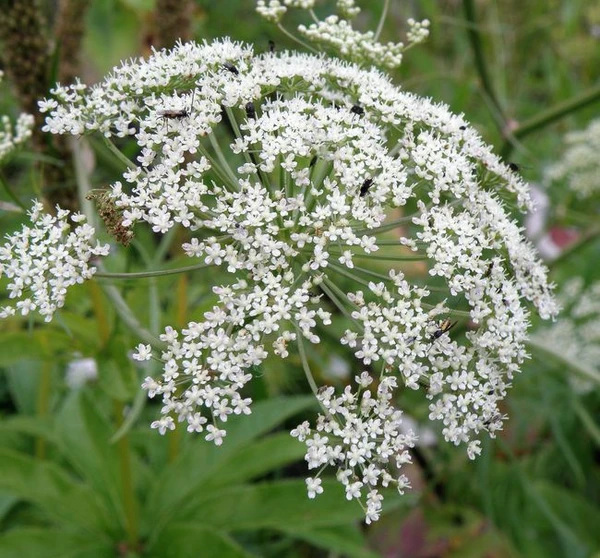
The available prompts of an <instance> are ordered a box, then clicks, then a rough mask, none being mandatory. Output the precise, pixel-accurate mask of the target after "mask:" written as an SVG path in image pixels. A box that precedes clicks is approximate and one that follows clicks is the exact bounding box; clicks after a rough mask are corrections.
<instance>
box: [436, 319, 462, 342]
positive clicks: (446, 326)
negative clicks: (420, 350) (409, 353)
mask: <svg viewBox="0 0 600 558" xmlns="http://www.w3.org/2000/svg"><path fill="white" fill-rule="evenodd" d="M457 323H458V321H455V322H453V321H451V320H444V321H443V322H442V323H441V324H440V326H439V327H438V329H436V330H435V331H434V332H433V335H432V336H431V337H430V341H431V342H433V341H435V340H436V339H439V338H440V337H441V336H442V335H444V333H448V332H449V331H450V330H451V329H452V328H453V327H454V326H455V325H456V324H457Z"/></svg>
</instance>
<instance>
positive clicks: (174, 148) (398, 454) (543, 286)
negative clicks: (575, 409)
mask: <svg viewBox="0 0 600 558" xmlns="http://www.w3.org/2000/svg"><path fill="white" fill-rule="evenodd" d="M54 93H55V99H54V100H51V101H46V102H44V103H42V107H43V108H44V109H45V110H47V111H48V112H49V114H48V118H47V124H46V129H47V130H48V131H51V132H54V133H72V134H81V133H85V132H91V131H98V132H100V133H102V134H104V135H105V136H106V137H107V138H109V139H110V138H111V137H113V136H116V137H124V136H131V137H132V138H133V139H134V140H135V141H136V142H137V143H138V145H139V155H138V157H137V160H136V161H135V162H131V165H130V166H131V169H130V170H128V171H127V172H125V173H124V175H123V180H122V181H120V182H118V183H116V184H114V185H113V186H112V191H111V196H112V199H113V200H114V203H115V205H116V206H117V207H119V208H120V209H121V210H122V212H123V222H122V224H123V226H125V227H130V226H133V225H134V224H135V223H140V222H145V223H147V224H148V225H149V226H151V227H152V229H153V230H154V231H155V232H158V233H165V232H167V231H168V230H169V229H170V228H171V227H173V226H174V225H175V224H176V223H178V224H180V225H181V226H183V227H185V228H187V229H188V230H189V233H190V239H189V240H188V241H187V242H185V243H184V244H183V249H184V250H185V252H186V253H187V254H188V255H189V256H190V257H196V258H198V259H199V260H201V261H202V262H204V263H205V264H206V265H208V266H219V267H220V268H222V269H223V270H227V271H228V272H229V273H230V274H231V275H232V280H231V281H230V282H229V283H228V284H226V285H215V286H214V288H213V291H214V295H215V304H214V306H213V308H211V310H210V311H207V312H205V313H204V315H203V316H202V317H200V319H199V321H195V322H191V323H190V324H188V326H187V327H186V328H184V329H183V330H182V331H181V332H178V331H175V330H174V329H173V328H170V327H169V328H167V329H166V331H165V333H164V334H163V335H162V336H161V340H162V341H163V342H164V343H165V344H166V347H167V348H166V349H165V350H164V351H163V352H162V354H161V356H160V358H161V360H162V361H163V365H164V371H163V376H162V378H160V379H154V378H147V380H146V382H145V384H144V387H145V388H146V389H147V390H148V392H149V395H150V396H151V397H154V396H158V397H161V398H162V401H163V410H162V418H160V419H159V420H157V421H156V422H155V423H154V424H153V426H154V427H156V428H158V429H159V430H160V431H161V432H165V431H166V430H168V429H172V428H175V426H176V424H177V423H184V424H186V425H187V429H188V430H189V431H192V432H203V433H204V434H205V436H206V439H208V440H212V441H214V442H215V443H217V444H220V443H222V442H223V437H224V436H225V434H226V430H225V426H226V422H227V419H228V417H229V415H231V414H236V413H237V414H241V413H249V412H250V404H251V400H250V399H249V398H247V397H244V394H243V388H244V386H245V385H246V384H247V383H248V382H249V381H250V380H251V379H252V374H253V370H254V369H255V367H256V366H258V365H260V364H261V363H262V362H263V361H264V360H265V359H266V358H267V357H268V356H269V354H270V353H273V354H274V355H278V356H279V357H281V358H286V357H287V356H288V354H289V353H290V352H291V351H292V350H294V348H295V347H296V346H297V347H298V348H299V350H300V355H301V358H302V362H303V365H304V367H305V369H306V371H307V374H309V375H310V367H309V365H308V358H307V355H306V352H307V351H306V349H305V343H306V340H308V341H309V342H310V343H319V341H320V337H319V331H320V330H322V329H323V328H324V327H327V326H328V325H329V324H331V322H332V320H334V319H335V320H343V321H344V324H346V327H347V331H346V333H345V334H344V335H343V337H342V339H341V343H343V344H345V345H348V346H349V347H351V348H352V350H353V351H354V352H355V355H356V358H357V360H359V361H360V362H361V363H362V364H361V367H362V368H363V370H364V369H365V368H366V369H368V370H370V372H369V373H368V374H363V375H361V376H359V378H358V379H357V382H358V385H359V387H358V390H357V391H353V390H352V389H351V388H348V389H347V390H345V391H344V392H343V394H342V395H337V396H336V395H335V393H334V392H333V391H332V390H331V389H327V390H325V391H322V392H319V394H318V398H319V400H320V402H321V404H322V406H323V413H322V415H321V416H320V418H319V419H318V421H317V424H316V427H314V428H311V427H310V426H309V425H307V424H303V425H301V427H299V428H298V429H297V430H296V431H295V435H296V436H297V437H298V438H300V439H303V440H305V441H306V442H307V446H308V450H307V456H306V459H307V461H308V463H309V467H311V468H319V470H318V472H317V473H316V475H314V476H313V477H311V479H309V482H308V489H309V494H310V495H312V496H314V495H316V494H318V493H319V492H320V491H321V490H322V487H321V486H320V479H319V475H320V474H321V471H322V469H323V467H325V466H327V465H329V466H333V467H336V468H338V478H340V480H341V482H343V483H344V485H345V486H346V490H347V494H348V495H349V497H351V498H357V499H359V500H361V501H363V502H364V505H365V510H366V513H367V518H368V519H369V520H374V519H376V518H377V516H378V514H379V510H380V501H381V494H380V493H379V491H378V487H380V486H386V484H389V483H396V485H397V486H398V487H399V488H400V489H402V488H403V487H405V486H406V484H407V481H406V479H405V478H404V477H403V476H402V475H401V474H400V475H399V474H398V473H397V468H398V467H399V466H400V465H401V464H402V463H404V462H406V461H407V460H408V454H407V453H406V450H407V448H410V447H411V445H412V444H413V443H414V439H413V438H414V437H413V436H411V435H409V434H406V433H405V431H404V430H403V429H401V428H400V424H401V413H400V411H399V410H398V409H395V408H394V396H395V389H396V386H397V385H402V386H408V387H410V388H412V389H422V390H423V391H424V393H425V396H426V397H427V398H428V399H429V400H430V417H431V419H432V420H439V421H441V423H442V424H443V435H444V437H445V438H446V440H448V441H450V442H452V443H454V444H465V445H466V447H467V452H468V454H469V456H471V457H475V455H477V454H478V453H479V451H480V449H479V439H480V437H481V435H482V434H484V433H489V434H491V435H493V434H494V433H495V432H496V431H497V430H498V429H500V428H501V426H502V419H503V416H502V414H501V413H500V412H499V410H498V403H499V401H500V400H501V399H502V398H503V397H504V396H505V395H506V391H507V389H508V388H509V386H510V383H511V380H512V377H513V375H514V374H515V373H516V372H518V370H519V368H520V365H521V363H522V361H523V359H524V358H525V357H526V353H525V348H524V341H525V338H526V334H527V328H528V325H529V319H528V317H529V310H528V308H529V307H530V306H531V305H532V306H533V307H535V308H536V309H537V311H538V312H539V313H540V315H541V316H542V317H543V318H550V317H553V316H554V315H555V314H556V311H557V306H556V303H555V300H554V298H553V296H552V294H551V288H550V286H549V285H548V284H547V270H546V268H545V267H544V266H543V265H542V263H541V262H540V261H539V260H538V258H537V256H536V253H535V251H534V249H533V247H532V246H531V245H530V243H529V242H527V241H526V240H525V239H524V237H523V234H522V229H521V227H520V226H519V225H518V224H517V222H516V221H515V220H514V218H513V217H512V216H511V210H513V209H515V208H520V209H525V208H527V207H528V206H529V203H530V200H529V195H528V189H527V186H526V185H525V184H524V183H523V182H522V180H521V179H520V178H519V177H518V176H517V175H516V173H514V172H512V171H511V170H510V168H508V167H507V166H506V165H505V164H503V163H502V161H501V160H500V159H499V158H498V157H497V156H495V155H494V154H493V153H492V152H491V150H490V148H489V147H487V146H486V145H485V144H484V143H483V141H482V140H481V138H480V136H479V135H478V134H477V132H476V131H475V130H474V129H473V128H471V127H470V126H469V124H468V123H467V122H466V121H465V120H464V118H463V117H462V116H457V115H454V114H452V113H451V112H450V111H449V110H448V108H447V107H446V106H444V105H441V104H436V103H433V102H431V101H430V100H428V99H424V98H420V97H418V96H415V95H412V94H410V93H406V92H404V91H402V90H401V89H399V88H398V87H397V86H395V85H394V84H392V83H391V81H390V80H389V79H388V78H387V77H386V76H384V75H383V74H381V73H379V72H378V71H376V70H373V69H371V70H364V69H361V68H359V67H358V66H356V65H353V64H349V63H346V62H340V61H339V60H335V59H330V58H327V57H324V56H311V55H304V54H294V53H290V52H281V53H277V54H275V53H272V52H269V53H265V54H262V55H254V54H253V52H252V49H251V48H250V47H249V46H246V45H243V44H239V43H233V42H230V41H228V40H223V41H217V42H214V43H211V44H202V45H198V44H195V43H186V44H181V45H178V46H177V47H176V48H174V49H173V50H170V51H166V50H165V51H160V52H155V53H154V54H153V55H152V57H150V58H149V59H148V60H138V61H131V62H128V63H125V64H123V65H122V66H121V67H119V68H117V69H115V71H114V72H113V74H112V75H111V76H109V77H108V78H107V79H106V80H105V81H104V82H102V83H100V84H98V85H96V86H94V87H92V88H87V87H86V86H84V85H82V84H76V85H74V86H70V87H57V89H56V90H55V92H54ZM249 104H250V105H249ZM249 106H251V108H252V110H249V108H248V107H249ZM166 111H171V112H166ZM175 112H176V113H177V117H166V116H167V114H169V115H175ZM509 204H511V205H510V206H509ZM404 260H420V261H422V262H423V265H424V266H426V269H427V270H428V275H429V280H428V282H427V281H426V280H425V279H426V278H425V277H424V278H422V279H421V280H419V282H418V284H417V283H416V282H414V281H413V282H412V283H411V282H409V281H408V280H407V278H406V277H405V275H404V274H403V272H402V269H401V268H402V266H403V262H404ZM386 265H387V267H388V269H387V270H386V269H385V266H386ZM348 278H350V279H352V280H353V281H354V283H353V284H354V285H358V286H359V288H360V290H356V288H352V289H351V290H348V289H347V288H342V287H341V286H340V285H342V284H346V285H347V284H348V283H347V280H348ZM342 281H345V283H344V282H342ZM151 356H152V350H151V348H150V347H149V346H145V345H141V346H139V347H138V351H137V353H136V355H135V358H137V359H139V360H145V359H148V358H150V357H151ZM375 378H376V381H373V382H372V380H374V379H375ZM371 383H372V385H371ZM371 389H372V391H371Z"/></svg>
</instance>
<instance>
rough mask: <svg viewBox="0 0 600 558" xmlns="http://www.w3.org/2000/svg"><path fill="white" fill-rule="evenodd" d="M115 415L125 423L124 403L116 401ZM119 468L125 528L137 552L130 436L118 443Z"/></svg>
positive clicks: (120, 422) (136, 516)
mask: <svg viewBox="0 0 600 558" xmlns="http://www.w3.org/2000/svg"><path fill="white" fill-rule="evenodd" d="M114 406H115V414H116V416H117V417H118V421H119V426H122V423H123V419H122V417H123V413H124V410H125V406H124V404H123V403H122V402H120V401H117V400H115V401H114ZM117 447H118V454H119V468H120V471H121V486H122V489H123V509H124V510H125V522H126V525H125V528H126V530H127V537H128V540H129V547H130V549H131V550H135V549H136V548H137V547H138V537H139V535H138V529H139V527H138V509H137V502H136V499H135V488H134V485H133V473H132V470H131V447H130V444H129V436H128V435H127V434H125V435H124V436H122V437H121V438H120V439H119V441H118V445H117Z"/></svg>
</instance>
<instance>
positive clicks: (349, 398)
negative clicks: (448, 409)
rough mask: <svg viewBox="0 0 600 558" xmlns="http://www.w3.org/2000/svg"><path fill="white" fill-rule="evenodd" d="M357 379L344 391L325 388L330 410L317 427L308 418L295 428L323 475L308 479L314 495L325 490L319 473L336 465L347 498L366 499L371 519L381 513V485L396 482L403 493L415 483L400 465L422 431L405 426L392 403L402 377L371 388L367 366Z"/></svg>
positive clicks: (310, 463)
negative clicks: (337, 394) (406, 428)
mask: <svg viewBox="0 0 600 558" xmlns="http://www.w3.org/2000/svg"><path fill="white" fill-rule="evenodd" d="M355 381H356V383H357V384H358V389H357V391H356V392H353V391H352V388H351V386H347V387H346V389H345V390H344V392H343V393H342V394H341V395H339V396H336V395H335V390H334V388H332V387H328V388H322V389H321V390H320V391H319V392H318V393H317V399H318V400H319V402H320V403H321V406H322V408H323V411H324V414H320V415H319V417H318V419H317V424H316V427H315V428H314V429H311V428H310V425H309V423H308V422H304V423H302V424H301V425H300V426H298V427H297V428H295V429H294V430H292V436H294V437H296V438H298V440H300V441H301V442H305V443H306V446H307V448H308V450H307V452H306V456H305V459H306V461H307V463H308V468H309V469H319V472H318V473H317V478H314V477H311V478H309V479H307V480H306V483H307V488H308V491H309V497H311V498H314V497H315V495H316V494H317V493H320V492H322V491H323V489H322V487H321V486H320V482H317V481H318V480H319V479H318V477H319V475H320V474H321V472H322V471H323V470H324V469H325V468H326V467H328V466H332V467H334V468H336V469H337V471H338V472H337V478H338V480H339V481H340V482H341V483H342V484H343V485H344V487H345V490H346V498H347V499H348V500H352V499H356V500H358V501H359V502H361V505H363V508H364V509H365V515H366V522H367V523H371V522H372V521H376V520H377V519H379V514H380V513H381V501H382V500H383V497H382V495H381V494H380V492H379V490H380V488H382V487H384V488H385V487H387V486H390V485H393V486H395V487H396V488H397V489H398V491H399V492H400V493H401V494H402V493H403V491H404V489H405V488H409V487H410V484H409V481H408V478H407V477H406V476H405V475H404V474H402V473H401V472H400V471H401V468H402V466H403V465H404V464H405V463H410V461H411V458H410V454H409V451H408V448H411V447H413V446H414V445H415V442H416V437H415V435H414V434H413V432H412V431H408V432H405V429H404V428H403V426H402V411H399V410H398V409H395V408H394V406H393V404H392V400H393V397H394V390H395V388H396V387H397V383H396V378H394V377H392V376H386V377H384V378H382V380H381V382H380V383H379V385H378V386H377V388H376V389H375V390H374V392H372V391H371V390H370V389H371V387H372V384H373V378H372V377H371V376H370V375H369V374H368V373H367V372H363V373H362V374H361V375H360V376H356V378H355Z"/></svg>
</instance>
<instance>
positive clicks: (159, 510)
mask: <svg viewBox="0 0 600 558" xmlns="http://www.w3.org/2000/svg"><path fill="white" fill-rule="evenodd" d="M314 401H315V400H314V397H312V396H309V397H287V398H277V399H271V400H268V401H261V402H260V403H257V404H256V405H254V407H253V409H252V414H251V415H249V416H245V415H244V416H242V417H238V416H236V417H232V418H230V420H229V421H227V436H226V438H225V440H224V441H223V445H222V446H220V447H216V446H215V445H214V444H211V443H208V442H206V441H205V440H203V439H202V438H200V437H197V438H195V439H194V440H192V443H190V444H189V445H188V447H187V448H186V449H185V450H184V451H182V453H181V455H180V457H179V458H178V459H177V460H176V461H175V462H174V463H173V464H172V465H171V466H170V467H168V468H166V469H164V470H163V471H162V473H161V475H160V477H159V479H158V481H157V482H156V483H155V485H154V491H153V492H152V494H151V495H150V497H149V498H148V504H147V507H148V508H149V510H150V512H149V514H150V516H154V517H155V518H156V519H160V521H161V522H162V521H167V520H168V516H169V514H171V513H172V512H173V511H174V510H176V509H177V507H178V506H180V505H181V503H183V502H185V501H187V500H188V499H189V495H190V494H191V493H194V492H195V491H197V490H198V489H199V487H201V486H202V484H203V483H204V482H206V480H207V479H208V478H209V477H211V476H212V475H213V474H214V473H215V472H217V471H219V470H220V468H221V467H222V466H223V464H224V463H225V462H227V461H228V460H229V459H230V458H231V455H233V454H234V453H235V452H236V451H238V450H239V449H240V448H241V447H243V446H245V445H248V444H250V443H251V442H253V441H254V440H256V438H258V437H259V436H261V435H262V434H265V433H266V432H268V431H269V430H272V429H273V428H275V427H276V426H277V425H279V424H281V423H282V422H283V421H284V420H286V419H287V418H289V417H291V416H293V415H295V414H297V413H299V412H300V411H302V410H305V409H307V408H308V407H310V406H311V405H313V404H314Z"/></svg>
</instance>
